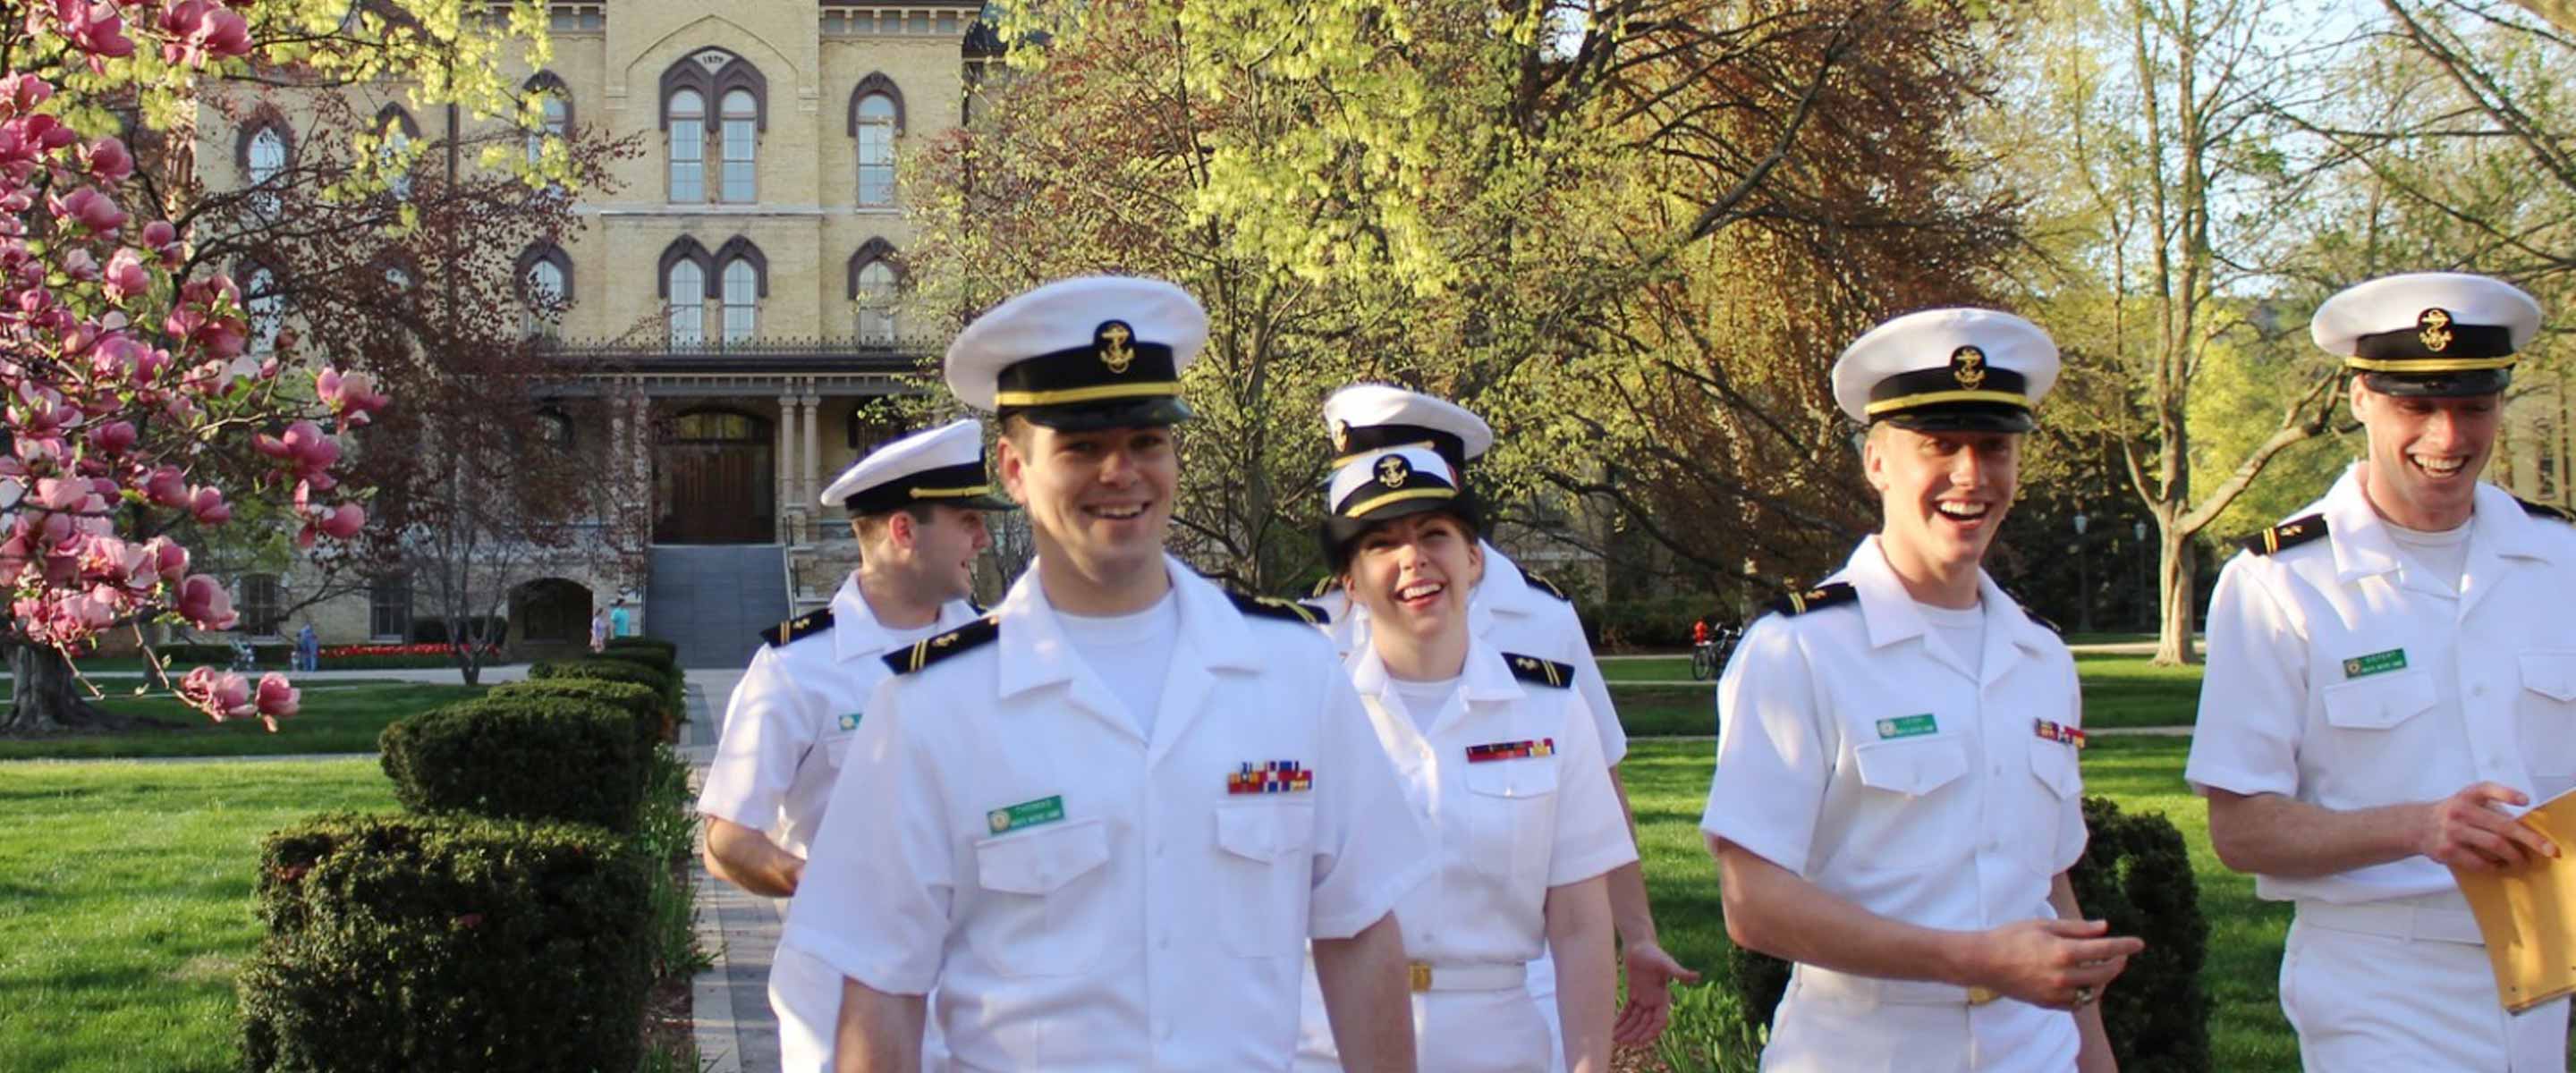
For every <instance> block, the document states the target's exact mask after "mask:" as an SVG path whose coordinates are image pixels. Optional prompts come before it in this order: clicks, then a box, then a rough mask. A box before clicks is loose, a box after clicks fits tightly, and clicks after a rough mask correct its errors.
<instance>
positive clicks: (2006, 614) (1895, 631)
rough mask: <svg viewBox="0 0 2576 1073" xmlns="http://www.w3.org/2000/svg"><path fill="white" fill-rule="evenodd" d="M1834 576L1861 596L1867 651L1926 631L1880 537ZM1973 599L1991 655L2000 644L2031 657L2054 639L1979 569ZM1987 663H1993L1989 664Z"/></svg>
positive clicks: (1857, 550)
mask: <svg viewBox="0 0 2576 1073" xmlns="http://www.w3.org/2000/svg"><path fill="white" fill-rule="evenodd" d="M1837 576H1838V577H1839V578H1840V579H1841V580H1842V581H1844V582H1846V583H1848V584H1850V585H1851V587H1852V591H1853V592H1855V593H1857V594H1859V596H1860V614H1861V620H1862V622H1863V623H1865V624H1866V625H1867V627H1868V629H1869V644H1870V647H1872V648H1885V647H1887V646H1889V645H1892V644H1895V643H1896V642H1898V641H1903V640H1906V639H1907V638H1912V637H1920V636H1923V635H1924V634H1925V633H1928V632H1930V630H1931V624H1930V623H1928V622H1925V621H1924V620H1923V612H1922V611H1921V610H1919V609H1917V608H1916V607H1915V605H1914V597H1913V595H1912V594H1910V593H1907V592H1906V591H1905V583H1904V582H1903V581H1901V580H1898V578H1897V576H1896V568H1895V567H1892V566H1889V565H1887V553H1886V551H1885V550H1884V549H1882V548H1881V547H1879V541H1878V534H1876V533H1872V534H1870V535H1869V536H1867V537H1864V538H1862V540H1861V542H1860V547H1858V548H1854V549H1852V555H1851V559H1850V560H1849V561H1847V562H1845V563H1844V564H1843V570H1842V573H1841V574H1839V575H1837ZM1977 599H1978V600H1980V601H1981V602H1983V604H1984V606H1985V612H1986V638H1987V640H1986V644H1987V646H1988V650H1989V654H1993V653H1992V649H1993V647H1994V645H1996V644H1997V643H1998V642H2004V641H2009V643H2011V644H2013V645H2015V646H2017V647H2020V648H2025V649H2029V650H2030V651H2033V652H2041V651H2045V650H2046V649H2047V646H2048V642H2049V641H2050V640H2052V639H2054V638H2055V636H2056V635H2055V634H2052V633H2049V632H2048V630H2047V628H2046V627H2043V626H2041V625H2040V624H2038V623H2036V622H2033V621H2031V619H2030V616H2028V615H2025V614H2023V613H2022V610H2021V604H2020V602H2019V601H2016V600H2014V599H2013V598H2012V597H2011V595H2009V594H2007V593H2005V592H2004V590H2003V587H2002V586H2000V585H1997V584H1995V579H1994V577H1993V576H1992V575H1989V574H1987V573H1986V571H1985V569H1984V568H1982V567H1980V568H1978V570H1977ZM1986 662H1987V663H1988V664H1990V665H1991V664H1994V663H1995V661H1994V660H1991V659H1990V660H1987V661H1986ZM1994 669H1996V668H1992V667H1990V670H1994Z"/></svg>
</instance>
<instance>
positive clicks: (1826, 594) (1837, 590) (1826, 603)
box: [1769, 581, 1860, 615]
mask: <svg viewBox="0 0 2576 1073" xmlns="http://www.w3.org/2000/svg"><path fill="white" fill-rule="evenodd" d="M1857 599H1860V591H1859V590H1857V589H1854V588H1852V587H1851V586H1849V585H1846V584H1844V583H1842V582H1839V581H1837V582H1834V583H1832V584H1829V585H1818V586H1816V587H1814V588H1812V589H1802V590H1800V591H1798V592H1793V593H1789V594H1788V595H1785V596H1782V597H1780V598H1779V599H1777V600H1773V601H1771V603H1770V605H1769V610H1770V612H1771V613H1772V614H1775V615H1803V614H1806V613H1807V612H1809V611H1814V610H1818V609H1820V608H1827V607H1832V606H1834V605H1835V604H1847V603H1850V602H1852V601H1854V600H1857Z"/></svg>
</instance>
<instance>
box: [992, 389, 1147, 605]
mask: <svg viewBox="0 0 2576 1073" xmlns="http://www.w3.org/2000/svg"><path fill="white" fill-rule="evenodd" d="M1008 430H1009V435H1008V436H1006V437H1005V438H1004V439H1003V440H1002V445H1001V451H1000V461H1001V465H1000V469H1001V474H1002V485H1003V487H1005V488H1007V489H1009V490H1010V493H1011V498H1013V499H1015V500H1018V501H1019V502H1020V504H1021V505H1022V506H1023V507H1025V508H1027V510H1028V513H1029V529H1030V532H1031V534H1032V535H1033V536H1034V537H1035V538H1036V539H1037V544H1038V555H1039V558H1040V561H1041V562H1060V563H1062V564H1063V565H1064V566H1065V567H1067V568H1070V569H1072V570H1074V571H1075V572H1076V573H1078V574H1080V575H1081V576H1082V577H1084V578H1085V579H1087V580H1088V581H1089V582H1090V583H1091V584H1093V585H1096V586H1099V587H1102V588H1105V589H1118V588H1122V587H1123V586H1124V585H1125V584H1126V583H1128V582H1130V581H1133V580H1136V579H1138V578H1144V577H1152V578H1159V577H1161V576H1162V573H1161V571H1162V555H1163V537H1164V535H1165V534H1166V532H1167V531H1168V530H1169V529H1170V527H1171V520H1172V491H1173V489H1174V487H1176V486H1177V485H1178V483H1179V480H1180V458H1179V455H1178V454H1177V453H1176V452H1175V451H1174V450H1173V446H1172V430H1171V429H1168V428H1161V427H1145V428H1113V429H1101V430H1098V431H1088V432H1067V431H1063V430H1059V429H1053V428H1049V427H1047V426H1045V425H1040V424H1036V423H1033V422H1029V421H1026V420H1022V419H1018V418H1014V419H1012V420H1011V422H1010V424H1009V426H1008ZM1156 585H1159V582H1149V583H1148V586H1149V587H1153V586H1156Z"/></svg>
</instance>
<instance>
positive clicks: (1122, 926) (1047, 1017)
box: [784, 559, 1432, 1071]
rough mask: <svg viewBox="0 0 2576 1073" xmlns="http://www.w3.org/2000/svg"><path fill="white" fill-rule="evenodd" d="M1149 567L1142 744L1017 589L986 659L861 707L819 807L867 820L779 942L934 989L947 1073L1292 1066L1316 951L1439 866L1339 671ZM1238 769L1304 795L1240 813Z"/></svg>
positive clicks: (1195, 585) (1316, 653)
mask: <svg viewBox="0 0 2576 1073" xmlns="http://www.w3.org/2000/svg"><path fill="white" fill-rule="evenodd" d="M1166 569H1167V570H1168V571H1169V573H1170V575H1171V579H1172V587H1173V589H1174V592H1175V594H1176V596H1177V597H1178V599H1179V602H1180V616H1181V631H1180V642H1179V645H1178V646H1177V647H1176V648H1175V650H1174V651H1173V653H1172V663H1171V671H1170V675H1171V677H1170V680H1169V681H1168V683H1167V684H1166V686H1165V688H1164V690H1163V695H1162V700H1161V703H1160V705H1159V711H1158V714H1157V715H1156V717H1155V719H1154V729H1153V734H1152V737H1151V738H1142V737H1140V736H1139V735H1138V734H1137V731H1136V728H1135V725H1134V724H1133V723H1132V722H1131V721H1129V720H1128V719H1126V718H1125V717H1124V716H1123V715H1122V714H1120V706H1119V704H1118V702H1117V701H1116V700H1114V699H1113V698H1112V697H1111V696H1110V695H1109V692H1108V690H1107V689H1106V688H1105V687H1103V686H1102V685H1101V684H1100V682H1099V680H1098V679H1097V678H1096V677H1095V676H1094V675H1092V673H1091V672H1090V670H1089V669H1088V668H1087V667H1085V666H1084V665H1083V664H1082V663H1081V662H1080V661H1079V659H1077V658H1076V657H1075V656H1074V655H1073V654H1072V652H1071V649H1070V646H1069V645H1068V644H1067V642H1066V639H1065V637H1064V634H1063V629H1062V625H1061V620H1060V619H1059V618H1058V616H1057V615H1056V613H1055V611H1054V610H1053V609H1052V608H1051V607H1049V606H1048V604H1047V601H1046V596H1045V593H1044V591H1043V590H1042V588H1041V586H1040V585H1039V583H1038V576H1037V571H1036V570H1034V569H1032V570H1030V571H1029V572H1028V573H1026V574H1023V575H1022V576H1021V577H1020V579H1019V581H1018V582H1017V583H1015V584H1014V585H1013V586H1012V588H1011V592H1010V594H1009V595H1008V596H1007V597H1005V598H1004V599H1003V601H1002V602H1001V603H1000V604H999V605H998V606H997V607H996V608H995V609H994V615H993V617H994V620H995V621H996V622H997V623H998V624H999V636H998V637H996V638H995V639H993V640H991V641H988V642H986V643H983V644H980V645H976V646H974V647H972V648H968V649H965V650H962V651H959V652H957V653H956V654H954V655H950V656H948V657H946V658H944V659H941V660H939V661H937V662H935V663H932V664H930V665H929V666H927V667H925V668H924V669H922V670H920V671H918V672H915V673H911V674H906V675H900V676H897V677H895V678H892V679H890V680H888V681H887V682H886V683H885V684H883V685H882V686H880V687H879V688H878V690H877V693H876V695H875V696H874V697H873V698H872V699H871V701H870V703H869V706H868V719H867V721H866V722H864V723H863V724H862V725H861V726H862V730H861V735H860V740H859V742H858V744H857V746H856V747H855V748H854V749H853V751H852V753H851V756H850V760H849V768H848V770H849V772H850V777H849V778H846V779H843V780H842V781H841V784H840V787H839V789H838V791H837V792H836V793H835V794H834V796H833V801H832V805H831V808H832V811H833V812H834V814H836V815H862V816H868V817H870V818H871V819H872V820H873V821H874V822H869V823H840V824H835V825H833V826H832V827H831V828H829V829H828V831H827V832H826V835H825V837H824V838H823V839H822V841H820V842H818V843H817V844H816V845H815V847H814V856H813V861H812V864H811V865H809V866H808V868H807V870H806V873H805V885H804V887H803V889H802V891H801V892H800V894H799V897H798V898H797V899H796V902H795V905H794V906H793V907H792V909H791V910H790V912H789V915H788V920H787V930H786V935H785V939H784V941H785V942H787V943H788V944H790V945H793V946H796V947H798V948H800V949H803V950H806V951H809V952H811V953H813V954H815V955H816V956H818V957H820V958H821V959H823V960H824V961H825V962H827V963H829V964H831V965H832V966H834V967H835V968H837V969H839V970H840V971H841V972H842V973H844V974H845V975H848V976H850V977H853V978H855V979H857V980H859V981H861V982H863V983H865V984H867V985H868V986H870V987H873V988H876V989H877V990H880V991H885V992H890V993H896V994H922V993H925V992H928V991H930V990H931V989H932V988H933V987H936V988H937V989H938V991H939V1002H938V1013H939V1018H940V1022H941V1027H942V1028H943V1030H944V1031H945V1033H946V1036H947V1042H948V1046H949V1048H950V1049H951V1051H952V1052H953V1054H954V1056H955V1061H956V1063H957V1067H958V1068H961V1069H991V1070H1001V1069H1013V1070H1018V1069H1039V1068H1044V1069H1048V1070H1102V1071H1107V1070H1119V1071H1127V1070H1139V1069H1154V1068H1167V1069H1189V1070H1198V1069H1258V1068H1279V1067H1283V1066H1285V1065H1286V1064H1287V1062H1288V1059H1289V1056H1290V1054H1291V1053H1292V1048H1293V1046H1294V1043H1295V1039H1296V1034H1297V1008H1298V996H1297V987H1298V979H1299V966H1300V965H1301V964H1302V962H1303V960H1304V957H1303V954H1304V949H1305V946H1304V942H1305V940H1307V939H1309V938H1327V939H1330V938H1347V937H1349V936H1352V935H1355V934H1357V933H1358V932H1359V931H1360V930H1361V929H1363V928H1365V927H1367V926H1369V925H1370V924H1372V923H1375V922H1376V921H1377V920H1378V919H1379V918H1381V917H1383V916H1385V915H1386V914H1387V913H1389V912H1390V911H1392V910H1393V909H1394V907H1395V905H1396V903H1397V900H1398V899H1399V898H1401V897H1402V896H1403V895H1404V894H1405V893H1406V892H1407V891H1410V890H1411V889H1412V888H1413V887H1414V885H1415V884H1416V883H1418V882H1420V881H1421V880H1422V879H1423V878H1424V877H1425V876H1426V875H1427V874H1428V873H1429V870H1430V868H1431V866H1432V860H1431V853H1430V852H1429V851H1430V841H1429V838H1428V836H1427V835H1426V833H1425V832H1424V831H1423V830H1422V829H1421V827H1420V825H1419V824H1417V823H1415V822H1413V821H1411V820H1410V819H1407V818H1404V817H1406V816H1407V815H1408V813H1407V810H1406V807H1405V801H1404V795H1403V789H1402V786H1401V785H1400V784H1399V783H1398V782H1397V779H1396V775H1395V770H1394V767H1393V765H1392V764H1390V763H1389V762H1388V760H1387V757H1386V754H1385V752H1384V751H1383V750H1381V749H1380V748H1379V747H1378V743H1377V740H1376V737H1375V735H1373V734H1372V733H1370V731H1369V729H1368V727H1369V723H1368V717H1367V713H1366V712H1365V711H1364V710H1363V709H1362V708H1361V706H1360V702H1359V697H1358V695H1357V694H1356V693H1354V692H1352V690H1351V686H1350V680H1349V678H1348V676H1347V675H1345V674H1344V673H1343V671H1342V668H1341V666H1340V665H1339V664H1338V662H1336V661H1335V659H1334V658H1333V654H1332V650H1331V646H1330V645H1328V644H1326V643H1325V642H1324V641H1323V640H1322V639H1321V638H1319V637H1317V636H1316V634H1315V631H1313V630H1312V629H1311V628H1309V627H1306V626H1304V625H1302V624H1299V623H1296V622H1293V621H1289V620H1284V619H1270V618H1264V617H1256V616H1249V615H1246V614H1244V613H1242V612H1241V611H1239V610H1237V609H1236V607H1235V606H1234V604H1233V603H1232V602H1231V601H1229V600H1228V599H1227V598H1226V596H1225V595H1224V593H1223V592H1221V591H1219V590H1218V589H1217V588H1216V586H1214V585H1213V584H1211V583H1209V582H1207V581H1206V580H1204V579H1202V578H1200V577H1198V576H1197V575H1196V574H1193V573H1191V572H1190V571H1189V570H1188V569H1187V568H1185V567H1183V566H1182V565H1181V564H1180V563H1179V562H1178V561H1177V560H1169V559H1167V560H1166ZM1289 764H1294V765H1295V767H1294V769H1290V768H1289V767H1288V766H1287V765H1289ZM1265 769H1271V770H1270V773H1269V774H1267V775H1264V774H1262V772H1263V771H1264V770H1265ZM1247 770H1250V771H1251V772H1253V773H1254V774H1252V775H1251V776H1249V778H1250V779H1251V780H1252V785H1255V786H1258V785H1262V784H1263V783H1264V782H1265V780H1267V782H1268V784H1270V785H1283V786H1284V785H1302V786H1304V787H1306V788H1303V789H1296V790H1292V791H1288V792H1266V793H1265V792H1254V793H1237V792H1233V789H1232V788H1233V787H1235V786H1236V784H1238V783H1240V782H1242V780H1244V779H1245V778H1246V776H1245V775H1244V774H1243V773H1244V772H1245V771H1247ZM1291 770H1295V771H1302V772H1305V773H1307V775H1306V776H1305V778H1303V779H1298V778H1296V777H1294V776H1292V775H1291V774H1290V771H1291Z"/></svg>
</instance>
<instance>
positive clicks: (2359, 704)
mask: <svg viewBox="0 0 2576 1073" xmlns="http://www.w3.org/2000/svg"><path fill="white" fill-rule="evenodd" d="M2322 696H2323V698H2324V701H2325V709H2326V725H2327V726H2331V727H2334V728H2335V729H2337V730H2361V731H2372V730H2390V729H2393V728H2395V727H2396V726H2397V725H2398V724H2401V723H2404V722H2405V721H2407V720H2409V719H2412V718H2414V717H2415V716H2416V715H2417V714H2418V713H2420V712H2422V711H2423V710H2424V709H2426V708H2430V707H2432V706H2433V699H2434V698H2433V679H2432V677H2431V676H2430V675H2427V674H2425V673H2424V672H2422V671H2408V672H2406V673H2403V674H2392V675H2389V676H2387V677H2385V678H2378V677H2372V678H2361V679H2355V680H2353V681H2350V682H2344V683H2342V684H2340V685H2331V686H2327V687H2326V688H2325V689H2324V691H2323V693H2322Z"/></svg>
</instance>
